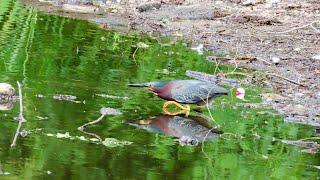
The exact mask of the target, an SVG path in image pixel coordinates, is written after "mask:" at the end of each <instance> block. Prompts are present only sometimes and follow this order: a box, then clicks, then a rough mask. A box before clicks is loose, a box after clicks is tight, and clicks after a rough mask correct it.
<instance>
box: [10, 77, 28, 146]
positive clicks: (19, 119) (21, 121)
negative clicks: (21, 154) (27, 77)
mask: <svg viewBox="0 0 320 180" xmlns="http://www.w3.org/2000/svg"><path fill="white" fill-rule="evenodd" d="M17 84H18V88H19V102H20V103H19V106H20V112H19V116H18V121H19V124H18V127H17V130H16V134H15V135H14V138H13V141H12V143H11V147H14V146H16V145H17V139H18V135H19V133H20V129H21V127H22V123H24V122H27V120H26V119H25V118H24V117H23V104H22V99H23V98H22V91H21V85H20V83H19V81H17Z"/></svg>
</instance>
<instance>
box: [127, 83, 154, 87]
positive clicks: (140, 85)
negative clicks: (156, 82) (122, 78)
mask: <svg viewBox="0 0 320 180" xmlns="http://www.w3.org/2000/svg"><path fill="white" fill-rule="evenodd" d="M128 86H130V87H148V86H149V85H148V84H147V83H138V84H128Z"/></svg>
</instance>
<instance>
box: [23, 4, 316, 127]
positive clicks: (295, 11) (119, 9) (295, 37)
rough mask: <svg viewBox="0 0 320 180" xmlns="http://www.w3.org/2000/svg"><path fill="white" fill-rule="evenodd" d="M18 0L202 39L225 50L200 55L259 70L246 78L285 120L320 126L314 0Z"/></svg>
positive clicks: (115, 24)
mask: <svg viewBox="0 0 320 180" xmlns="http://www.w3.org/2000/svg"><path fill="white" fill-rule="evenodd" d="M21 1H22V2H24V3H26V4H29V5H32V6H34V7H36V8H38V9H39V10H40V11H43V12H46V13H49V14H56V15H60V16H65V17H70V18H79V19H86V20H89V21H92V22H96V23H99V24H101V27H102V28H110V29H115V30H120V31H132V30H134V31H137V32H138V33H148V34H150V35H153V34H161V35H165V36H170V37H172V38H173V39H177V38H178V39H182V38H183V39H187V40H191V41H192V42H193V43H194V45H196V46H197V45H203V48H202V46H198V49H199V50H205V51H209V52H212V54H229V55H228V56H225V57H219V58H217V57H215V56H210V57H208V60H212V61H213V62H214V63H219V64H229V65H233V66H235V67H244V68H250V69H255V70H259V71H260V72H262V73H261V74H249V76H248V80H249V81H250V82H252V83H254V84H258V85H262V86H264V87H267V88H270V89H272V93H263V94H262V95H261V96H262V99H263V101H264V103H266V104H269V105H271V106H272V107H273V108H274V109H276V110H278V111H279V112H280V113H283V114H284V115H285V117H286V118H285V121H287V122H294V123H302V124H308V125H312V126H320V57H319V56H320V4H319V3H318V0H306V1H303V2H301V1H299V0H290V1H289V0H282V1H280V0H279V1H276V0H273V1H272V2H271V1H270V2H269V1H268V0H261V1H259V0H255V1H248V0H246V1H244V0H229V1H209V0H197V1H196V0H166V1H162V2H161V3H160V2H159V1H153V2H152V1H150V0H124V1H120V0H119V1H110V2H109V1H104V2H106V3H100V4H99V0H97V1H90V2H89V1H87V2H84V1H82V3H78V4H70V3H69V2H64V1H62V0H49V1H47V2H39V1H38V0H21ZM41 1H43V0H41ZM88 2H89V3H88ZM230 52H231V53H230ZM217 73H219V69H217Z"/></svg>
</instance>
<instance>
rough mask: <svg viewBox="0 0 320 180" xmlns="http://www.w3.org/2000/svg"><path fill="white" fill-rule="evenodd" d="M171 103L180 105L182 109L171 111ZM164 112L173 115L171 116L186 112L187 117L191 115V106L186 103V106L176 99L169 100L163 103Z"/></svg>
mask: <svg viewBox="0 0 320 180" xmlns="http://www.w3.org/2000/svg"><path fill="white" fill-rule="evenodd" d="M170 105H175V106H177V107H179V108H180V109H181V110H180V111H177V112H170V111H169V110H168V107H169V106H170ZM162 109H163V112H164V113H165V114H167V115H171V116H175V115H179V114H185V115H186V117H188V116H189V113H190V106H189V105H186V106H182V105H181V104H179V103H177V102H175V101H167V102H166V103H164V104H163V107H162Z"/></svg>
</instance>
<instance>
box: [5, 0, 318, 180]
mask: <svg viewBox="0 0 320 180" xmlns="http://www.w3.org/2000/svg"><path fill="white" fill-rule="evenodd" d="M141 42H143V43H144V44H147V45H148V46H149V47H148V48H145V49H143V48H139V49H138V50H136V47H137V45H138V44H139V43H141ZM186 45H187V44H185V43H181V42H180V43H176V44H173V45H166V44H159V43H158V41H157V40H154V39H151V38H147V37H139V36H135V35H131V34H126V35H123V34H121V33H117V32H112V31H105V30H101V29H98V28H97V27H96V25H94V24H90V23H87V22H85V21H79V20H72V19H67V18H62V17H57V16H48V15H43V14H41V13H39V12H37V11H36V10H35V9H33V8H30V7H24V6H23V5H22V4H21V3H19V2H16V1H14V0H1V3H0V72H1V73H0V82H8V83H10V84H12V85H14V86H15V87H16V81H20V82H21V83H22V84H23V95H24V110H25V117H26V119H27V120H28V122H27V123H25V124H24V127H23V129H26V130H28V131H32V132H33V133H32V134H30V135H29V136H28V137H26V138H19V139H18V142H17V143H18V145H17V147H15V148H13V149H10V144H11V141H12V138H13V135H14V133H15V129H16V126H17V122H16V121H15V120H14V117H16V116H17V114H18V106H17V105H16V106H15V107H14V109H12V110H11V111H3V112H0V164H1V165H0V166H1V167H2V170H3V171H5V172H8V173H10V174H9V175H4V176H1V175H0V179H7V178H8V179H47V178H55V179H108V178H117V179H120V178H127V179H163V178H167V179H176V178H179V179H190V178H201V179H215V178H217V179H224V178H225V179H265V178H269V177H271V178H275V179H317V178H319V170H317V169H316V168H314V167H312V166H314V165H319V164H320V162H319V161H320V160H319V159H320V158H319V154H307V153H303V152H301V150H302V149H301V148H299V147H295V146H290V145H286V144H283V143H281V142H280V141H279V140H281V139H290V140H296V139H301V138H306V137H310V136H312V133H313V129H312V128H310V127H306V126H299V125H294V124H286V123H283V121H282V117H281V116H274V115H272V114H270V113H263V112H269V110H268V111H266V110H265V109H250V108H248V107H244V105H243V102H241V101H240V100H236V99H235V98H234V97H231V96H226V97H221V98H218V99H217V100H216V101H215V103H214V107H215V109H214V110H213V111H212V113H213V117H214V119H215V120H216V121H217V123H219V124H220V125H221V130H223V131H224V132H226V133H232V134H236V135H237V136H236V137H233V136H226V137H225V138H218V139H215V140H214V141H212V142H207V143H205V146H204V152H205V153H204V152H203V151H202V148H201V146H197V147H188V146H181V145H179V143H178V142H177V141H175V140H174V138H173V137H170V136H167V135H164V134H156V133H150V132H147V131H144V130H141V129H137V128H135V127H132V126H129V125H125V124H123V123H122V121H123V120H128V119H129V120H138V119H145V118H149V117H151V116H157V115H159V114H161V106H162V103H163V101H162V100H160V99H159V98H157V97H155V96H154V95H152V94H151V93H148V92H147V91H146V90H145V89H132V88H129V87H128V86H127V84H128V83H134V82H145V81H154V80H171V79H187V77H186V76H185V75H184V74H185V71H186V70H189V69H190V70H197V71H203V72H208V73H213V72H214V70H215V66H214V65H213V64H210V63H208V62H205V61H204V60H203V59H204V58H203V57H201V56H199V55H198V54H197V53H195V52H193V51H190V50H189V49H188V48H186V47H185V46H186ZM133 54H134V55H133ZM135 61H136V62H135ZM221 68H222V70H228V67H221ZM56 94H70V95H74V96H76V97H77V100H78V101H81V102H82V103H74V102H69V101H58V100H55V99H53V98H52V97H53V96H54V95H56ZM97 94H105V95H112V96H119V97H128V98H129V99H121V98H118V99H117V98H115V99H113V98H103V97H100V96H97ZM39 95H41V96H44V97H43V98H39V97H38V96H39ZM247 98H248V100H249V101H250V102H256V103H257V102H259V90H258V89H256V88H250V89H249V90H248V97H247ZM101 107H112V108H117V109H119V110H120V111H121V112H122V113H123V114H122V115H121V116H114V117H111V116H110V117H107V118H105V119H104V120H103V122H102V123H100V124H99V125H96V126H93V127H89V128H88V130H90V131H91V132H95V133H96V134H98V135H99V136H101V137H103V138H116V139H118V140H121V141H130V142H133V144H131V145H128V146H124V147H113V148H111V147H105V146H101V145H95V144H92V143H88V142H83V141H79V140H70V139H59V138H55V137H48V136H47V135H46V134H48V133H52V134H56V133H65V132H69V133H70V134H71V135H72V136H81V135H83V134H81V132H79V131H77V127H79V126H80V125H82V124H84V123H86V122H88V121H89V120H93V119H96V118H98V117H99V116H100V113H99V109H100V108H101ZM205 115H207V116H208V112H206V113H205ZM37 128H41V130H40V131H36V129H37ZM240 136H242V137H243V138H239V137H240Z"/></svg>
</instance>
